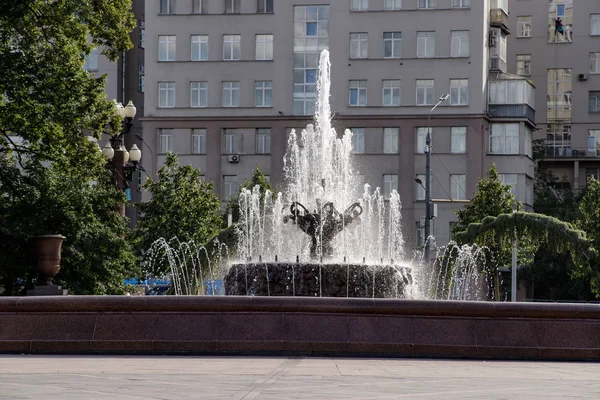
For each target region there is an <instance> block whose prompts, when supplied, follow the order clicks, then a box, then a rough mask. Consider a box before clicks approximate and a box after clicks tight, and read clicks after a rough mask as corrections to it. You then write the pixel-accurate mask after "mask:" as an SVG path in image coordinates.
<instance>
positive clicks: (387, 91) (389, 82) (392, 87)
mask: <svg viewBox="0 0 600 400" xmlns="http://www.w3.org/2000/svg"><path fill="white" fill-rule="evenodd" d="M400 84H401V82H400V79H384V80H383V83H382V85H383V87H382V90H381V105H383V106H384V107H397V106H399V105H400V102H401V101H402V100H401V86H400Z"/></svg>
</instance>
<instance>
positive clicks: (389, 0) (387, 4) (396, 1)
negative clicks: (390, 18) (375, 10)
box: [383, 0, 402, 10]
mask: <svg viewBox="0 0 600 400" xmlns="http://www.w3.org/2000/svg"><path fill="white" fill-rule="evenodd" d="M383 9H384V10H401V9H402V0H385V1H384V3H383Z"/></svg>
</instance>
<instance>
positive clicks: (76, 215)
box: [0, 160, 137, 294]
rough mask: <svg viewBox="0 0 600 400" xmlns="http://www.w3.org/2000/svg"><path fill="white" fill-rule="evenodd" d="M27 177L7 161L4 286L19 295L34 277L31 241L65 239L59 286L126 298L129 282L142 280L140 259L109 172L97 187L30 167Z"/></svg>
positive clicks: (1, 206) (0, 262)
mask: <svg viewBox="0 0 600 400" xmlns="http://www.w3.org/2000/svg"><path fill="white" fill-rule="evenodd" d="M26 172H27V174H23V172H22V171H20V170H19V169H18V168H17V167H16V166H14V164H11V163H10V162H8V161H7V160H3V162H2V163H1V164H0V173H1V174H2V175H3V176H7V175H8V176H10V177H12V178H13V179H14V180H11V181H10V183H7V182H8V180H0V198H3V199H4V200H5V201H2V202H0V286H2V287H3V288H4V290H5V293H6V294H19V293H20V292H21V290H22V289H23V288H24V287H25V286H26V285H27V284H28V283H29V282H30V281H31V278H33V276H34V274H33V271H32V269H31V266H32V265H34V264H35V260H34V259H33V257H32V251H31V249H32V247H31V245H32V243H31V239H32V238H33V237H34V236H36V235H46V234H63V235H64V236H66V237H67V239H66V241H65V242H64V244H63V249H62V260H61V270H60V272H59V274H58V275H57V276H56V278H55V283H57V284H60V285H62V286H63V287H65V288H67V289H69V290H70V292H71V293H72V294H120V293H122V292H123V279H124V278H126V277H128V276H131V275H132V274H136V273H137V271H136V270H135V259H134V258H133V255H132V253H131V251H130V249H129V245H128V244H127V242H126V241H125V240H124V239H123V236H124V235H125V233H126V230H127V219H126V218H123V217H121V216H119V214H118V213H117V212H116V211H115V210H116V206H117V204H119V202H121V201H123V200H124V199H123V196H122V194H120V193H118V192H116V191H115V190H114V188H113V187H112V185H111V183H110V179H109V175H108V172H107V171H104V170H101V174H100V175H99V176H98V177H97V182H96V183H94V184H91V183H90V182H89V181H86V180H82V179H79V176H78V174H77V173H76V172H74V171H71V170H65V169H61V168H58V167H56V166H55V165H49V166H41V165H34V164H32V163H28V164H26Z"/></svg>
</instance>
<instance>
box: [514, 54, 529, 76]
mask: <svg viewBox="0 0 600 400" xmlns="http://www.w3.org/2000/svg"><path fill="white" fill-rule="evenodd" d="M517 75H521V76H530V75H531V54H517Z"/></svg>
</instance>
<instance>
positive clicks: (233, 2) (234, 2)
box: [224, 0, 240, 14]
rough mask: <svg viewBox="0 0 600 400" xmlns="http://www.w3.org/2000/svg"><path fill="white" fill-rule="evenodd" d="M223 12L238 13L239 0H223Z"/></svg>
mask: <svg viewBox="0 0 600 400" xmlns="http://www.w3.org/2000/svg"><path fill="white" fill-rule="evenodd" d="M224 13H225V14H239V13H240V0H225V11H224Z"/></svg>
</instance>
